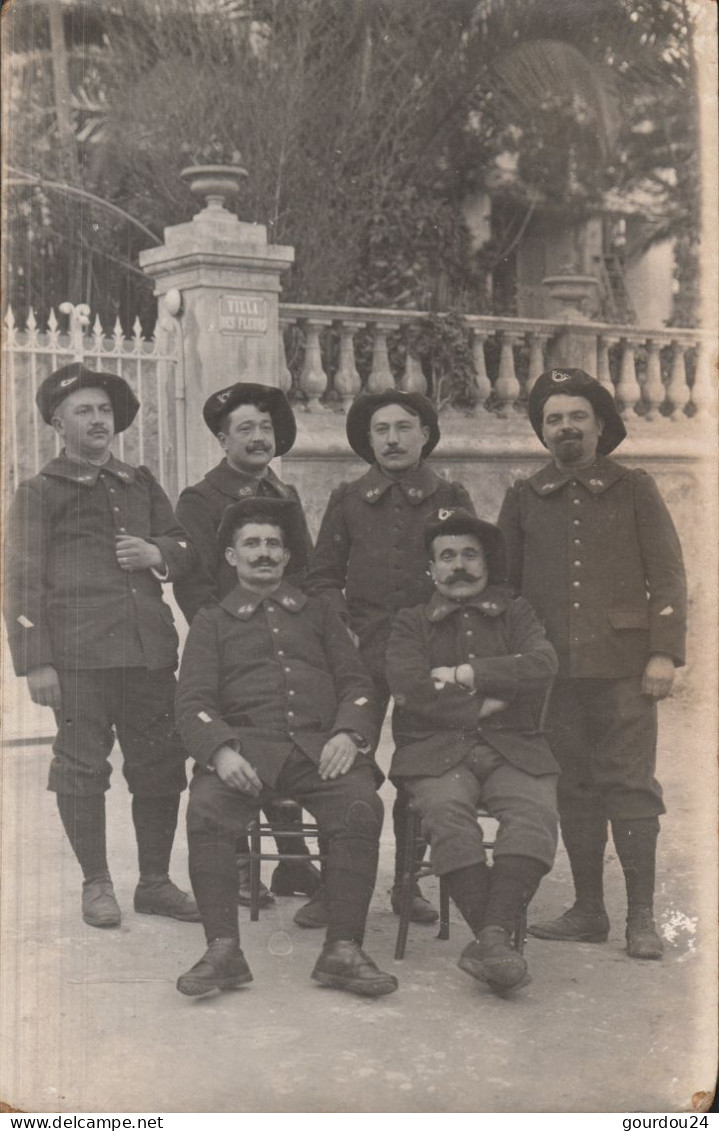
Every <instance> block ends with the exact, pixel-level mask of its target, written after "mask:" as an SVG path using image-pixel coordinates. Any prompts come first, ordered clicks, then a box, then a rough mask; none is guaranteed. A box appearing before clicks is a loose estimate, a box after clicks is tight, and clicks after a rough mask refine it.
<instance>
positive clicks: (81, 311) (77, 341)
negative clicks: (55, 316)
mask: <svg viewBox="0 0 719 1131" xmlns="http://www.w3.org/2000/svg"><path fill="white" fill-rule="evenodd" d="M60 311H61V313H62V314H68V315H69V316H70V349H71V351H72V353H73V356H74V360H75V361H80V362H82V361H84V358H85V327H86V326H87V325H88V323H89V321H90V307H89V306H88V305H87V303H86V302H80V303H78V304H77V306H74V305H73V304H72V303H71V302H61V303H60Z"/></svg>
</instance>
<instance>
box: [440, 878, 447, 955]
mask: <svg viewBox="0 0 719 1131" xmlns="http://www.w3.org/2000/svg"><path fill="white" fill-rule="evenodd" d="M437 938H438V939H443V940H445V941H446V940H447V939H448V938H449V888H448V887H447V884H446V883H445V880H444V876H440V877H439V934H438V935H437Z"/></svg>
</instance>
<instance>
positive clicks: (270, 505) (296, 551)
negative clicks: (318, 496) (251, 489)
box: [217, 495, 304, 572]
mask: <svg viewBox="0 0 719 1131" xmlns="http://www.w3.org/2000/svg"><path fill="white" fill-rule="evenodd" d="M299 511H300V508H299V506H298V504H297V503H296V502H295V501H294V500H293V499H271V498H268V497H267V496H265V495H253V496H252V498H249V499H240V500H239V502H237V503H230V505H229V506H228V507H227V509H226V510H225V512H224V514H223V516H222V521H221V523H220V526H219V529H218V531H217V542H218V545H219V548H220V552H221V553H224V551H225V550H226V549H227V547H228V546H230V545H232V540H233V538H234V536H235V533H236V531H237V530H238V529H239V528H240V526H244V525H245V523H247V522H270V523H272V525H273V526H279V528H280V530H281V531H282V533H283V535H284V541H285V548H286V549H287V550H289V551H290V554H291V555H292V557H293V558H294V559H295V562H300V561H302V560H303V553H304V539H303V536H302V530H301V525H300V514H299ZM289 571H290V572H292V563H290V566H289Z"/></svg>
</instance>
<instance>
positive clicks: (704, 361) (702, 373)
mask: <svg viewBox="0 0 719 1131" xmlns="http://www.w3.org/2000/svg"><path fill="white" fill-rule="evenodd" d="M714 372H716V355H715V364H714ZM691 402H692V404H693V405H694V407H695V409H696V413H695V416H706V415H707V413H708V411H709V410H710V409H711V408H712V406H713V405H714V404H715V402H716V395H715V392H714V385H713V382H712V365H711V351H710V346H709V342H707V341H699V342H697V360H696V369H695V371H694V384H693V386H692V391H691Z"/></svg>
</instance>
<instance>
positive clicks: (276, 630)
mask: <svg viewBox="0 0 719 1131" xmlns="http://www.w3.org/2000/svg"><path fill="white" fill-rule="evenodd" d="M272 631H273V632H279V631H280V630H279V628H273V629H272Z"/></svg>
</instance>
